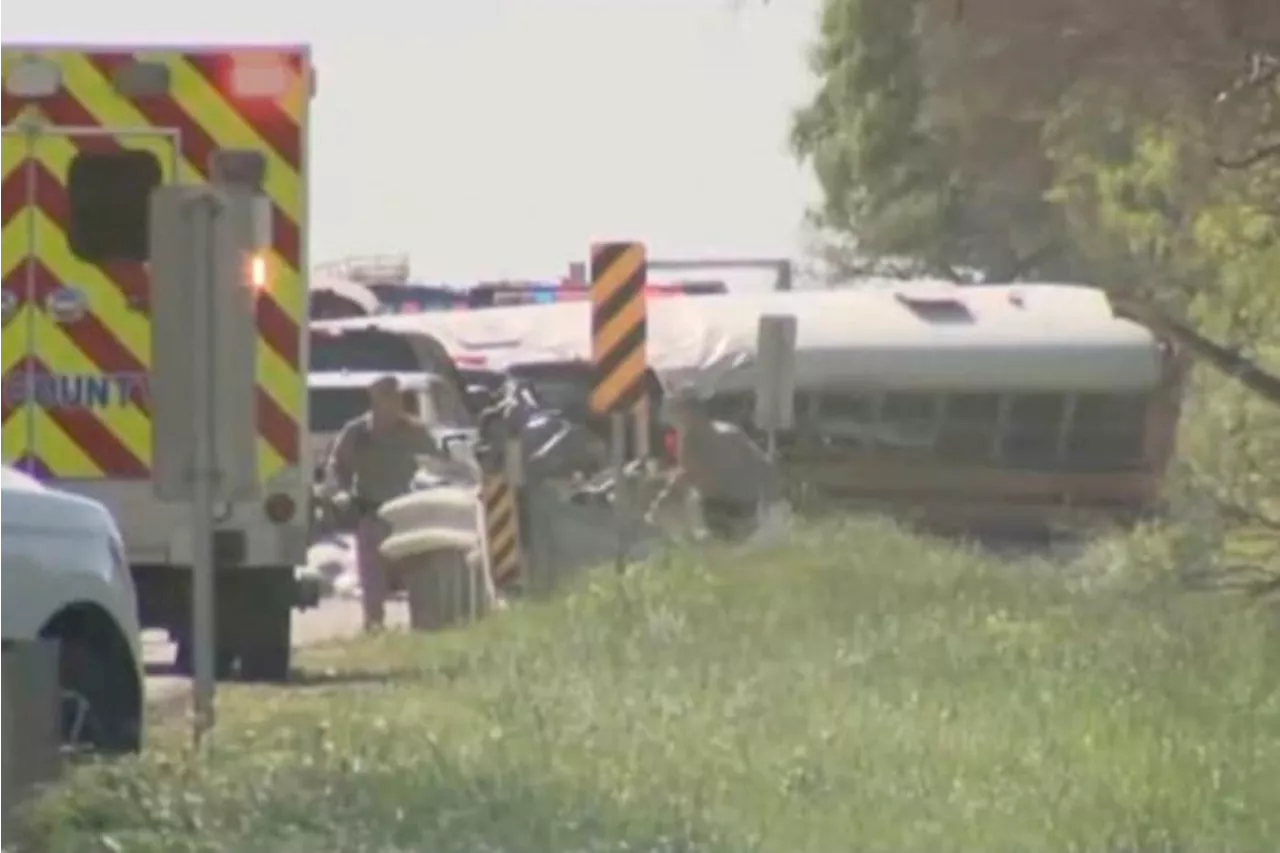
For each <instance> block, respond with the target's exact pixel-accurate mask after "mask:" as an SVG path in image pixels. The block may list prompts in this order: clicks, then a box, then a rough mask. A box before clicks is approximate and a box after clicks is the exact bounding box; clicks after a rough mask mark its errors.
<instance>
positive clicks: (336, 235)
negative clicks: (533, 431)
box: [3, 0, 818, 280]
mask: <svg viewBox="0 0 1280 853" xmlns="http://www.w3.org/2000/svg"><path fill="white" fill-rule="evenodd" d="M817 5H818V4H817V0H772V2H770V3H768V4H767V6H766V5H765V4H764V3H763V2H757V0H450V2H439V0H419V2H413V3H411V2H404V0H400V2H393V0H360V2H357V3H334V4H327V3H316V2H306V3H304V2H301V0H276V2H263V0H218V2H216V3H212V4H207V5H205V4H199V3H195V4H190V3H188V4H183V3H169V2H163V3H162V2H159V0H112V2H109V3H98V2H87V0H71V2H63V3H56V4H50V5H48V6H41V5H40V4H38V3H19V4H17V5H15V4H13V3H10V4H9V6H8V8H7V10H6V13H5V15H4V22H3V23H4V38H5V41H6V42H8V41H15V40H19V39H21V40H32V39H46V40H48V39H56V40H57V41H60V42H69V41H92V40H106V39H110V40H128V41H134V42H148V41H156V40H166V39H167V40H170V41H176V40H181V41H183V42H188V41H196V42H200V41H203V42H205V43H214V42H219V41H222V42H228V41H234V40H242V41H243V40H253V41H267V40H283V41H290V42H297V41H307V42H310V43H311V44H312V45H313V47H314V49H315V61H316V65H317V69H318V76H319V94H318V97H317V100H316V102H315V104H314V126H313V136H312V146H313V147H312V154H313V166H312V169H313V172H312V179H313V181H314V184H313V187H314V190H313V192H314V201H313V206H312V212H311V215H312V228H311V237H312V244H311V253H312V260H313V261H314V260H322V259H325V258H331V257H335V256H338V255H343V254H348V253H358V252H378V251H401V250H407V251H409V252H411V254H412V257H413V261H414V267H415V271H416V272H418V273H419V274H420V275H421V276H423V277H424V278H428V279H435V280H439V279H450V278H452V279H465V278H468V277H476V276H491V275H544V274H558V273H559V272H560V271H561V270H562V269H563V267H564V264H565V262H566V261H567V260H569V259H570V257H571V256H574V257H580V256H582V255H584V254H585V252H586V245H587V244H588V243H589V241H590V240H592V239H593V238H607V237H621V238H628V239H629V238H637V239H642V240H645V241H646V242H647V243H648V244H649V245H650V247H651V254H652V255H664V256H672V255H679V256H690V255H708V254H710V255H716V254H723V253H734V254H740V253H752V254H776V253H783V254H788V253H795V252H797V251H798V248H799V223H800V218H801V215H802V212H803V208H804V205H805V202H806V201H807V200H808V199H809V198H810V197H811V196H812V194H813V189H812V186H813V182H812V180H811V179H810V178H809V176H808V174H807V173H805V172H803V171H801V170H800V168H799V167H798V166H796V164H795V163H794V161H793V160H792V158H791V156H790V155H789V153H788V152H787V150H786V133H787V124H788V116H789V112H790V110H791V108H792V107H793V106H794V105H796V104H797V103H799V102H801V101H803V99H804V98H805V96H806V94H807V92H808V91H809V90H810V88H811V85H812V84H811V82H810V78H809V76H808V74H807V72H806V70H805V66H804V48H805V45H806V42H807V41H808V39H809V37H810V34H811V32H812V31H813V26H814V21H815V15H816V10H817Z"/></svg>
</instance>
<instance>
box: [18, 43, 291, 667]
mask: <svg viewBox="0 0 1280 853" xmlns="http://www.w3.org/2000/svg"><path fill="white" fill-rule="evenodd" d="M314 91H315V75H314V72H313V69H312V65H311V60H310V52H309V50H308V48H306V47H302V46H296V45H253V46H238V47H207V46H201V47H191V46H188V47H181V46H159V45H141V46H139V45H129V46H121V45H101V46H96V47H94V46H90V47H85V46H74V47H73V46H56V45H36V44H11V43H8V42H6V43H5V44H4V46H3V130H4V142H3V181H4V200H3V235H4V245H3V292H4V329H3V344H4V345H3V390H4V407H3V450H4V462H5V463H6V464H8V465H11V466H13V467H14V468H16V469H18V470H21V471H23V472H26V473H27V474H30V475H31V476H34V477H36V478H37V479H39V480H40V481H42V482H45V483H49V484H51V485H52V486H54V487H56V488H59V489H63V490H66V491H70V492H75V493H79V494H81V495H85V496H87V497H90V498H93V499H96V500H98V501H100V502H102V503H103V504H104V505H106V506H107V507H108V508H110V510H111V511H112V513H113V514H114V516H115V517H116V519H117V521H118V524H119V527H120V530H121V532H122V535H123V538H124V545H125V550H126V552H127V553H128V554H129V555H130V561H131V566H130V568H131V573H132V575H133V580H134V584H135V587H136V589H137V593H138V599H139V602H138V603H139V611H140V619H141V622H142V624H143V626H144V627H147V628H161V629H165V630H167V631H168V632H169V634H170V636H171V638H172V639H173V640H174V642H175V643H176V645H177V647H178V655H177V658H178V659H177V664H178V669H179V670H180V671H189V667H190V662H191V651H192V644H191V616H190V601H191V578H190V570H189V567H190V563H191V554H192V531H191V527H190V524H189V522H188V511H187V508H186V507H185V506H184V505H181V504H177V505H174V504H166V503H161V502H159V501H158V500H157V499H156V498H155V497H154V495H153V491H152V483H151V465H152V447H153V436H152V423H151V418H150V415H149V405H148V378H149V371H150V367H151V365H152V364H154V363H157V361H158V360H159V359H164V358H165V357H166V354H165V353H163V352H152V351H151V334H150V323H151V310H150V301H151V293H150V286H151V285H150V282H149V280H148V261H149V246H148V242H149V237H148V235H149V223H148V217H149V214H148V210H149V199H150V196H151V194H152V191H153V190H155V189H156V188H157V187H160V186H163V185H169V184H174V183H181V184H198V183H213V184H219V185H233V186H240V187H246V186H247V187H249V188H251V189H253V190H254V191H256V192H258V193H261V194H262V195H263V196H264V197H265V198H266V199H267V200H268V201H269V203H270V208H271V217H270V219H271V229H270V230H271V237H270V241H269V244H268V247H267V248H266V249H264V251H263V253H262V255H261V257H255V258H254V259H253V263H252V264H246V275H250V273H249V270H250V269H252V273H251V275H252V276H253V278H254V280H253V281H252V282H248V281H247V282H246V285H249V284H252V285H253V286H255V287H257V288H259V298H258V299H257V309H256V310H257V323H258V340H257V359H256V361H257V371H258V401H257V402H258V405H257V416H256V417H257V429H258V433H259V438H258V442H257V466H258V470H259V472H260V475H261V478H262V490H261V495H262V497H261V498H260V499H256V500H253V501H245V502H239V503H234V504H221V505H219V506H218V507H217V521H216V530H215V534H214V543H213V545H214V552H215V561H216V564H217V576H216V577H217V580H216V591H217V609H218V614H219V617H218V626H217V631H218V649H217V662H218V664H217V665H218V671H219V673H220V675H221V676H223V677H225V676H228V675H231V674H233V673H238V674H239V676H241V677H243V678H246V679H251V680H268V681H273V680H280V679H283V678H285V677H286V676H287V675H288V672H289V666H290V646H291V643H290V639H291V638H290V623H291V614H292V610H293V608H295V607H298V606H306V605H308V604H312V603H314V602H313V601H311V600H309V597H308V596H307V594H306V593H307V592H308V590H307V588H306V587H305V586H304V585H302V584H300V583H299V582H298V581H297V580H296V579H295V569H294V566H295V565H297V564H300V563H302V562H303V561H304V558H305V552H306V544H307V533H308V519H309V514H310V508H309V499H310V498H309V495H310V492H309V487H310V479H311V477H310V458H309V457H310V454H309V452H308V449H307V446H306V445H307V382H306V370H305V365H306V352H307V308H308V302H309V299H308V278H307V273H306V270H307V258H306V237H305V235H306V226H307V216H306V214H307V197H308V184H307V157H308V154H307V145H306V142H307V136H308V127H309V124H308V108H309V104H310V101H311V98H312V96H313V94H314Z"/></svg>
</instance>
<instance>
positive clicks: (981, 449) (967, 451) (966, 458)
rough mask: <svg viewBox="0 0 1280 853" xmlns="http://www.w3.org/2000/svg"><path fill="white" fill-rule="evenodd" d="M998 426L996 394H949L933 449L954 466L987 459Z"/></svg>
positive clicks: (993, 444) (998, 403) (998, 401)
mask: <svg viewBox="0 0 1280 853" xmlns="http://www.w3.org/2000/svg"><path fill="white" fill-rule="evenodd" d="M999 423H1000V395H999V394H996V393H973V394H952V395H951V396H950V397H948V398H947V400H946V405H945V408H944V411H943V422H942V427H941V429H940V431H939V433H938V443H937V446H936V449H937V452H938V455H939V456H941V457H942V458H944V459H947V460H954V461H956V462H984V461H986V460H987V459H990V458H991V453H992V450H993V449H994V447H995V439H996V432H997V430H998V429H999Z"/></svg>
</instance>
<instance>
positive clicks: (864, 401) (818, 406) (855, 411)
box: [797, 390, 877, 447]
mask: <svg viewBox="0 0 1280 853" xmlns="http://www.w3.org/2000/svg"><path fill="white" fill-rule="evenodd" d="M876 404H877V398H876V395H875V394H870V393H866V392H858V391H838V390H829V391H822V392H820V393H818V394H816V395H815V399H814V400H813V402H812V403H811V404H810V408H811V410H812V411H813V412H814V424H815V429H814V432H816V433H818V435H820V436H821V437H823V438H825V439H828V440H831V441H834V442H836V443H839V444H852V445H855V446H858V447H870V446H872V445H874V444H875V428H876V407H877V406H876ZM797 414H799V412H797Z"/></svg>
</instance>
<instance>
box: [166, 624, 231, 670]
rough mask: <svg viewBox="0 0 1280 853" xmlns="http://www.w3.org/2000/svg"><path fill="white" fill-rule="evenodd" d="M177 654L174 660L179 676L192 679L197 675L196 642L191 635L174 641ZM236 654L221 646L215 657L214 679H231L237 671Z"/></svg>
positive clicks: (183, 635)
mask: <svg viewBox="0 0 1280 853" xmlns="http://www.w3.org/2000/svg"><path fill="white" fill-rule="evenodd" d="M174 644H175V645H176V646H177V652H176V654H175V655H174V658H173V668H174V671H175V672H177V673H178V675H183V676H186V677H187V678H191V677H193V676H194V675H195V674H196V659H195V641H194V640H193V639H192V638H191V634H190V633H185V634H179V635H178V636H177V637H176V638H175V639H174ZM235 662H236V656H235V652H233V651H232V650H231V649H229V648H227V647H226V644H225V643H224V644H221V645H219V647H218V650H217V651H216V652H215V653H214V657H213V677H214V678H215V679H217V680H218V681H225V680H227V679H228V678H230V677H231V675H232V672H233V670H234V669H235Z"/></svg>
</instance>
